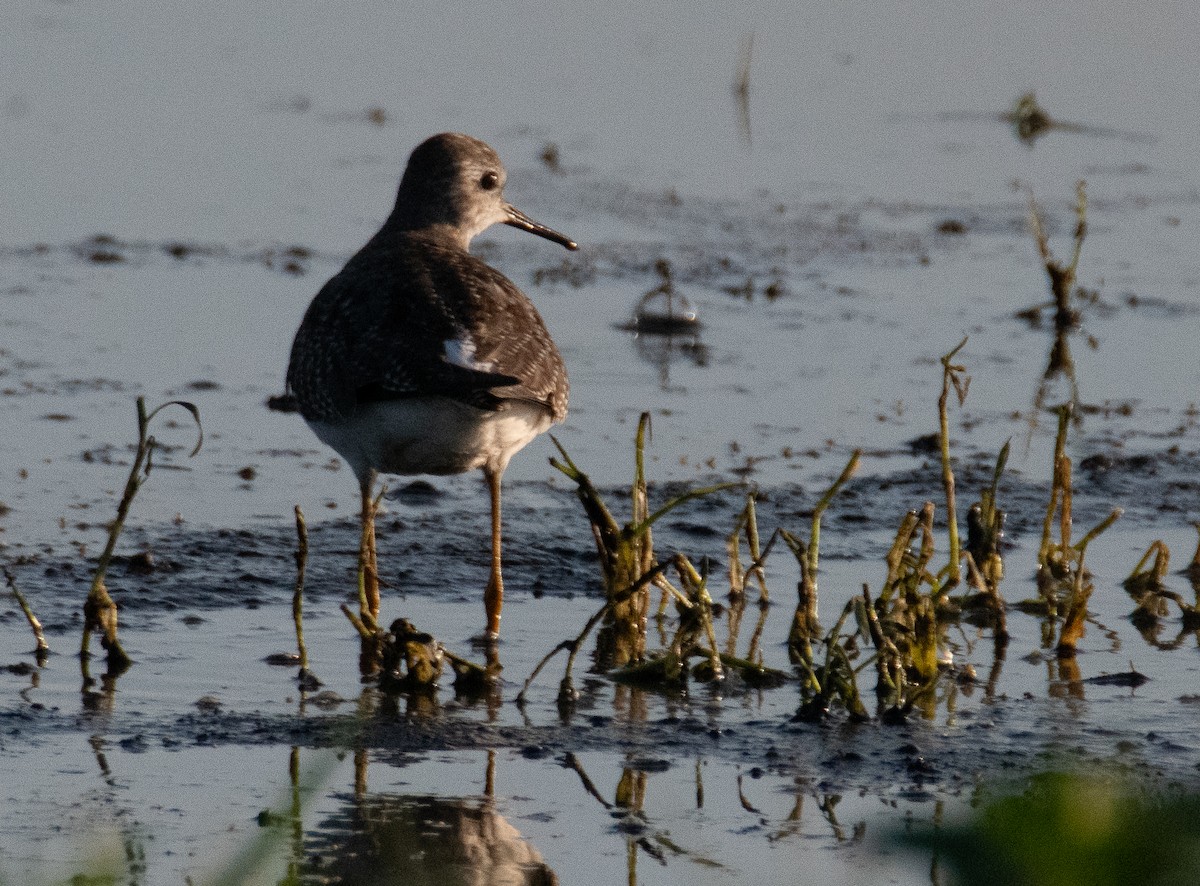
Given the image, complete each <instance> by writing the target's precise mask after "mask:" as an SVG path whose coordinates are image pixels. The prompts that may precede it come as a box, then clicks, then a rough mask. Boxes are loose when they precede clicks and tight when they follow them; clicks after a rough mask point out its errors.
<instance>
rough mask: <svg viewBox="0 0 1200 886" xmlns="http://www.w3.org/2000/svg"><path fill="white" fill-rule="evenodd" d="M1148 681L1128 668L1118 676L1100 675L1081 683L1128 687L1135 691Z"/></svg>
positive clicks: (1143, 675)
mask: <svg viewBox="0 0 1200 886" xmlns="http://www.w3.org/2000/svg"><path fill="white" fill-rule="evenodd" d="M1149 681H1150V678H1149V677H1147V676H1146V675H1145V674H1142V673H1139V672H1138V671H1135V670H1133V669H1132V668H1130V669H1129V670H1128V671H1122V672H1121V673H1119V674H1101V675H1100V676H1098V677H1088V678H1087V679H1086V680H1084V681H1083V682H1084V683H1091V684H1093V685H1095V686H1128V687H1129V688H1130V689H1136V688H1137V687H1139V686H1141V685H1142V684H1143V683H1148V682H1149Z"/></svg>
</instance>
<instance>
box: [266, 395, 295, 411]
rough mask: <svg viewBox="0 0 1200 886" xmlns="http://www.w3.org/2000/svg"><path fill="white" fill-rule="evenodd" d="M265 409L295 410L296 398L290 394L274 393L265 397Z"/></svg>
mask: <svg viewBox="0 0 1200 886" xmlns="http://www.w3.org/2000/svg"><path fill="white" fill-rule="evenodd" d="M267 409H269V410H271V411H272V412H297V411H298V410H297V409H296V398H295V397H294V396H292V395H291V394H275V395H274V396H271V397H268V398H267Z"/></svg>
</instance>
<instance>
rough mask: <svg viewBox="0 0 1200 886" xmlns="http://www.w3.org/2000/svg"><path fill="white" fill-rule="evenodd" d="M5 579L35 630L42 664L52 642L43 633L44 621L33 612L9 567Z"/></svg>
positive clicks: (38, 654) (36, 650) (37, 653)
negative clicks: (39, 619) (48, 641)
mask: <svg viewBox="0 0 1200 886" xmlns="http://www.w3.org/2000/svg"><path fill="white" fill-rule="evenodd" d="M4 580H5V581H6V582H7V583H8V589H9V590H10V591H12V594H13V596H14V597H16V598H17V603H18V605H20V607H21V611H22V612H23V613H25V620H26V621H28V622H29V628H30V630H32V631H33V640H34V643H35V644H36V648H35V649H34V655H36V656H37V660H38V664H41V663H42V661H43V660H44V659H45V658H46V654H47V653H48V652H49V651H50V644H49V643H47V642H46V635H45V634H44V633H42V623H41V622H40V621H38V617H37V616H36V615H34V614H33V607H31V606H30V605H29V603H28V601H26V599H25V595H24V594H22V593H21V591H20V589H19V588H18V587H17V579H16V576H14V575H13V574H12V571H11V570H9V569H8V568H7V567H6V568H5V570H4Z"/></svg>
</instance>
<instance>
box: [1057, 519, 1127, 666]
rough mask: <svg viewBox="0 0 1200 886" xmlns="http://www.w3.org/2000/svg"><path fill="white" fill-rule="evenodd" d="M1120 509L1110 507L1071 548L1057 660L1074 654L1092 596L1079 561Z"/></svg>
mask: <svg viewBox="0 0 1200 886" xmlns="http://www.w3.org/2000/svg"><path fill="white" fill-rule="evenodd" d="M1121 513H1122V511H1121V509H1120V508H1114V509H1113V512H1112V513H1111V514H1109V515H1108V516H1107V517H1105V518H1104V519H1103V520H1101V521H1100V522H1099V523H1098V524H1096V526H1094V527H1093V528H1092V529H1091V530H1090V531H1089V532H1088V533H1087V534H1086V535H1085V536H1084V537H1083V538H1081V539H1080V540H1079V541H1078V542H1077V543H1076V544H1075V545H1074V550H1075V554H1076V557H1075V576H1074V580H1073V581H1072V583H1071V597H1070V600H1069V601H1068V604H1067V614H1066V617H1065V618H1064V619H1063V624H1062V629H1061V630H1060V631H1059V635H1058V647H1057V649H1056V652H1057V654H1058V657H1059V658H1069V657H1071V656H1073V655H1075V651H1076V650H1075V647H1076V645H1077V644H1078V642H1079V640H1080V638H1082V637H1083V634H1084V628H1085V624H1084V623H1085V622H1086V620H1087V604H1088V600H1089V599H1090V598H1091V596H1092V590H1093V586H1092V581H1091V578H1090V577H1089V576H1088V574H1087V570H1086V569H1085V568H1084V565H1083V560H1084V557H1085V555H1086V554H1087V547H1088V545H1089V544H1090V543H1091V542H1092V540H1093V539H1095V538H1096V536H1098V535H1100V533H1102V532H1103V531H1104V530H1106V529H1108V527H1110V526H1112V525H1113V523H1115V522H1116V521H1117V520H1118V519H1119V518H1120V516H1121Z"/></svg>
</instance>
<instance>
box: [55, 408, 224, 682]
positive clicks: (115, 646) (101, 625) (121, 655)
mask: <svg viewBox="0 0 1200 886" xmlns="http://www.w3.org/2000/svg"><path fill="white" fill-rule="evenodd" d="M168 406H181V407H183V408H184V409H186V410H188V412H190V413H191V414H192V417H193V418H194V419H195V420H196V428H197V431H198V439H197V441H196V447H195V448H194V449H193V450H192V452H191V455H192V456H194V455H195V454H196V453H197V452H199V451H200V447H201V445H203V443H204V431H203V429H202V428H201V427H200V411H199V410H198V409H197V408H196V406H195V405H194V404H192V403H188V402H187V401H185V400H171V401H169V402H167V403H163V404H162V405H161V406H158V407H156V408H155V409H154V410H153V411H151V412H149V413H147V412H146V399H145V398H144V397H138V398H137V419H138V444H137V453H136V454H135V456H134V460H133V466H132V467H131V468H130V469H129V477H128V479H127V480H126V481H125V491H124V493H123V494H122V496H121V501H120V503H119V504H118V505H117V517H116V519H115V520H114V521H113V522H112V524H111V525H110V526H109V529H108V542H107V543H106V544H105V546H104V550H103V551H102V552H101V554H100V559H99V561H98V562H97V564H96V572H95V575H94V576H93V578H92V586H91V589H90V590H89V591H88V596H87V600H86V601H85V602H84V604H83V618H84V621H83V640H82V642H81V644H80V650H79V654H80V657H81V658H87V656H88V655H89V654H90V653H89V652H88V647H89V645H90V641H91V635H92V632H93V631H96V630H98V631H101V632H102V633H103V637H102V638H101V641H100V642H101V645H103V646H104V648H105V650H106V651H107V654H108V664H109V667H110V669H112V670H116V671H120V670H124V669H125V668H127V667H129V665H130V664H132V661H133V660H132V659H131V658H130V657H129V656H128V655H127V654H126V653H125V650H124V649H123V648H122V647H121V643H120V641H119V640H118V639H117V604H116V603H114V602H113V600H112V597H110V596H109V594H108V588H106V587H105V585H104V576H105V574H106V572H107V571H108V566H109V564H110V563H111V562H112V557H113V552H114V551H115V550H116V547H117V539H118V538H120V536H121V531H122V530H123V529H124V528H125V520H126V518H127V517H128V516H129V508H130V506H131V505H132V504H133V499H134V497H135V496H136V495H137V492H138V490H139V489H140V488H141V486H142V484H143V483H144V482H146V479H147V478H148V477H149V476H150V471H151V470H152V469H153V467H154V459H153V455H154V449H155V447H156V446H157V442H156V441H155V439H154V437H153V436H151V435H150V433H149V426H150V422H151V421H152V420H153V419H154V417H155V416H156V415H158V413H159V412H161V411H162V410H163V409H165V408H166V407H168ZM189 457H191V456H189Z"/></svg>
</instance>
